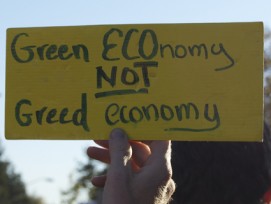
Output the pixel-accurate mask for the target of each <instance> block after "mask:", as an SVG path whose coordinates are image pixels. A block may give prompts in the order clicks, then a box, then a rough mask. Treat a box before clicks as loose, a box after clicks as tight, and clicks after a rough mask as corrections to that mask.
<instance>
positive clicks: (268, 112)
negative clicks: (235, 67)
mask: <svg viewBox="0 0 271 204" xmlns="http://www.w3.org/2000/svg"><path fill="white" fill-rule="evenodd" d="M264 41H265V47H264V48H265V49H264V69H265V89H264V99H265V100H264V102H265V103H264V105H265V120H266V122H267V123H268V125H269V127H271V31H270V30H266V32H265V35H264Z"/></svg>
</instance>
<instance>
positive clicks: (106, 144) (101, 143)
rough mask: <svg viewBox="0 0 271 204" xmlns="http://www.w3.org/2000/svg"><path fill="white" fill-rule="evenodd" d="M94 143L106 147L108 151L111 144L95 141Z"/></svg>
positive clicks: (104, 141)
mask: <svg viewBox="0 0 271 204" xmlns="http://www.w3.org/2000/svg"><path fill="white" fill-rule="evenodd" d="M94 142H95V143H96V144H97V145H100V146H101V147H104V148H106V149H108V148H109V142H108V140H94Z"/></svg>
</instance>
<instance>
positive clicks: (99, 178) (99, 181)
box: [91, 175, 106, 188]
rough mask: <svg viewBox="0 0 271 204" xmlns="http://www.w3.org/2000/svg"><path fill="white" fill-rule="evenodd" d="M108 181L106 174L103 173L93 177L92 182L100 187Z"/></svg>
mask: <svg viewBox="0 0 271 204" xmlns="http://www.w3.org/2000/svg"><path fill="white" fill-rule="evenodd" d="M105 182H106V175H102V176H95V177H93V178H92V179H91V183H92V184H93V185H94V186H96V187H99V188H102V187H104V185H105Z"/></svg>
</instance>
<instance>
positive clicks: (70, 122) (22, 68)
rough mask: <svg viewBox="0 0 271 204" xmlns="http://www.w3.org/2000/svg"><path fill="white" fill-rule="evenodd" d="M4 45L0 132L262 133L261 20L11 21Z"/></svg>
mask: <svg viewBox="0 0 271 204" xmlns="http://www.w3.org/2000/svg"><path fill="white" fill-rule="evenodd" d="M6 46H7V50H6V55H7V56H6V116H5V119H6V122H5V134H6V138H8V139H106V138H108V133H109V132H110V131H111V130H112V129H113V128H115V127H120V128H124V129H125V131H126V132H127V133H128V134H129V136H130V137H131V138H133V139H140V140H143V139H146V140H151V139H157V140H164V139H173V140H189V141H190V140H191V141H205V140H206V141H207V140H208V141H260V140H261V139H262V129H263V128H262V126H263V25H262V23H213V24H212V23H210V24H150V25H102V26H74V27H46V28H11V29H8V31H7V44H6Z"/></svg>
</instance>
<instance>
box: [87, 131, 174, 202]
mask: <svg viewBox="0 0 271 204" xmlns="http://www.w3.org/2000/svg"><path fill="white" fill-rule="evenodd" d="M96 143H97V144H99V145H101V146H103V147H104V148H105V149H102V148H98V147H89V148H88V150H87V153H88V155H89V157H92V158H94V159H97V160H100V161H102V162H105V163H110V166H109V169H108V172H107V176H100V177H94V178H93V179H92V183H93V184H94V185H95V186H99V187H102V186H104V193H103V204H133V203H137V204H166V203H168V202H169V201H170V199H171V195H172V194H173V192H174V190H175V184H174V182H173V180H172V179H171V176H172V168H171V163H170V158H171V143H170V141H152V142H148V144H145V143H143V142H136V141H130V142H129V141H128V138H127V135H126V134H125V133H124V132H123V131H122V130H121V129H115V130H113V131H112V132H111V134H110V139H109V142H108V141H96Z"/></svg>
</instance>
